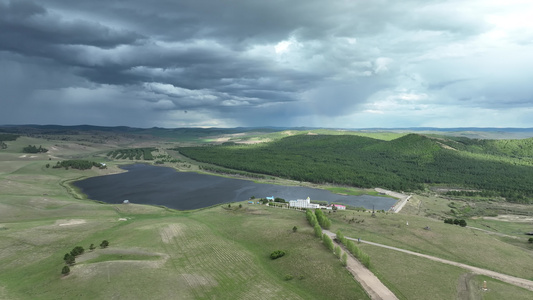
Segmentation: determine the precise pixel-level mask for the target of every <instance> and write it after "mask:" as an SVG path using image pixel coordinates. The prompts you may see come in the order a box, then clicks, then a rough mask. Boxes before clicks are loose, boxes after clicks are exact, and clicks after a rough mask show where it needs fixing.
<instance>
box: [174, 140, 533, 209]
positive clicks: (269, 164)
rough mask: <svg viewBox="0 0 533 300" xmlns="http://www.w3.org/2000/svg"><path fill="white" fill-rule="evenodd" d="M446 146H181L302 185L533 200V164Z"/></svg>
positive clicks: (208, 159) (203, 158)
mask: <svg viewBox="0 0 533 300" xmlns="http://www.w3.org/2000/svg"><path fill="white" fill-rule="evenodd" d="M449 143H450V144H453V143H455V142H453V141H452V142H449ZM441 144H442V141H440V140H435V139H432V138H429V137H425V136H422V135H418V134H408V135H405V136H403V137H400V138H398V139H395V140H391V141H383V140H376V139H372V138H368V137H360V136H329V135H314V136H313V135H297V136H291V137H286V138H283V139H281V140H278V141H275V142H272V143H269V144H261V145H233V146H203V147H182V148H179V152H180V153H181V154H183V155H185V156H187V157H189V158H192V159H194V160H197V161H200V162H205V163H210V164H214V165H217V166H220V167H225V168H230V169H234V170H239V171H245V172H254V173H260V174H266V175H271V176H278V177H283V178H289V179H293V180H298V181H308V182H313V183H332V184H338V185H347V186H355V187H360V188H373V187H383V188H387V189H391V190H396V191H415V190H424V189H425V188H426V187H427V186H428V185H453V186H459V187H464V188H468V189H470V190H480V191H490V192H491V193H492V194H491V195H494V196H495V197H496V196H497V197H504V198H505V199H507V200H508V201H512V202H521V203H529V202H533V168H532V167H530V166H527V165H525V164H519V163H516V162H518V161H519V160H518V159H515V161H514V162H515V163H510V162H509V161H506V160H501V159H498V157H495V156H494V155H492V156H491V154H490V151H489V152H487V153H484V154H483V155H484V156H480V155H478V154H475V155H474V154H473V153H471V152H469V151H461V150H452V149H446V148H445V147H443V146H442V145H441ZM476 145H477V146H478V147H479V144H476ZM520 145H521V146H522V147H526V146H528V145H529V144H528V143H526V142H523V144H520ZM528 147H529V146H528ZM532 147H533V146H532ZM518 148H519V147H518ZM491 149H494V147H493V148H491ZM491 151H494V150H491ZM528 151H529V150H527V149H524V150H523V152H514V153H529V152H528ZM485 156H486V157H485ZM501 156H504V154H502V155H501ZM506 159H509V160H511V159H512V158H510V157H507V158H506ZM523 159H524V160H527V159H528V157H523Z"/></svg>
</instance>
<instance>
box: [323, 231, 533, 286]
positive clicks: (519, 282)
mask: <svg viewBox="0 0 533 300" xmlns="http://www.w3.org/2000/svg"><path fill="white" fill-rule="evenodd" d="M329 233H331V232H328V234H329ZM333 236H334V234H333ZM346 238H347V239H349V240H354V241H357V239H354V238H349V237H346ZM361 243H366V244H369V245H374V246H378V247H382V248H387V249H391V250H395V251H400V252H403V253H407V254H411V255H416V256H419V257H424V258H427V259H431V260H433V261H437V262H441V263H444V264H448V265H452V266H456V267H460V268H463V269H467V270H469V271H471V272H473V273H476V274H481V275H486V276H489V277H492V278H494V279H498V280H501V281H503V282H507V283H510V284H512V285H516V286H519V287H522V288H525V289H528V290H530V291H533V281H531V280H527V279H524V278H519V277H514V276H511V275H506V274H502V273H498V272H494V271H490V270H486V269H482V268H478V267H473V266H469V265H466V264H462V263H458V262H454V261H451V260H446V259H442V258H438V257H435V256H431V255H426V254H421V253H417V252H413V251H409V250H405V249H401V248H396V247H391V246H387V245H383V244H378V243H373V242H369V241H363V240H361Z"/></svg>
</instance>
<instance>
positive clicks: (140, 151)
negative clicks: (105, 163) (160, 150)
mask: <svg viewBox="0 0 533 300" xmlns="http://www.w3.org/2000/svg"><path fill="white" fill-rule="evenodd" d="M156 150H157V149H156V148H153V147H151V148H132V149H117V150H113V151H109V152H108V153H107V156H108V157H110V158H113V159H130V160H133V159H135V160H141V159H143V160H154V156H153V155H152V151H156Z"/></svg>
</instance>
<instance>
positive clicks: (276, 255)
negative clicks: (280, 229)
mask: <svg viewBox="0 0 533 300" xmlns="http://www.w3.org/2000/svg"><path fill="white" fill-rule="evenodd" d="M284 255H285V251H283V250H276V251H274V252H272V253H270V258H271V259H278V258H280V257H282V256H284Z"/></svg>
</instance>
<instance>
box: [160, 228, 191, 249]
mask: <svg viewBox="0 0 533 300" xmlns="http://www.w3.org/2000/svg"><path fill="white" fill-rule="evenodd" d="M184 230H185V225H183V224H179V223H175V224H169V225H168V226H166V227H163V228H161V230H159V235H161V240H162V241H163V243H165V244H169V243H171V242H172V240H173V239H174V238H176V237H178V236H182V235H183V233H184Z"/></svg>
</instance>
